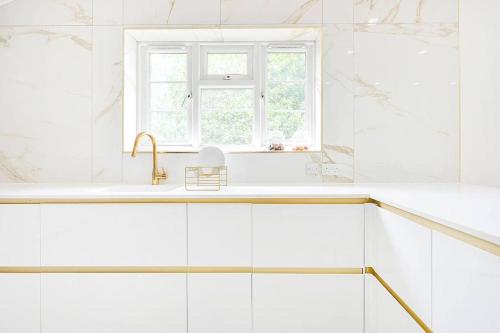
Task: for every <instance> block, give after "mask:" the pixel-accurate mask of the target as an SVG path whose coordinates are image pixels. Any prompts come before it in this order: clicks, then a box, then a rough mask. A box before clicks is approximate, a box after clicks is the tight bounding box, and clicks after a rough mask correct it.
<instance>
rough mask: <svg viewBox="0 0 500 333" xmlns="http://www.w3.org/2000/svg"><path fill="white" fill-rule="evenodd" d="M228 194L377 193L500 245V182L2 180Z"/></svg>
mask: <svg viewBox="0 0 500 333" xmlns="http://www.w3.org/2000/svg"><path fill="white" fill-rule="evenodd" d="M137 198H139V199H174V198H175V199H211V198H214V199H217V198H218V199H223V198H372V199H375V200H378V201H381V202H384V203H386V204H389V205H392V206H395V207H397V208H400V209H403V210H405V211H408V212H410V213H414V214H417V215H419V216H422V217H425V218H428V219H430V220H433V221H435V222H438V223H441V224H443V225H447V226H449V227H452V228H455V229H457V230H460V231H464V232H467V233H469V234H471V235H474V236H477V237H480V238H482V239H485V240H488V241H490V242H493V243H495V244H498V245H500V188H498V187H484V186H472V185H460V184H345V185H344V184H326V185H321V184H318V185H310V184H309V185H304V184H296V185H288V186H284V185H271V184H266V185H262V186H229V187H228V188H225V189H222V190H221V191H218V192H209V191H204V192H198V191H194V192H193V191H186V190H185V189H184V187H183V186H182V185H159V186H149V185H61V184H0V202H1V201H2V200H3V201H8V200H27V201H28V200H32V201H36V200H57V199H62V200H67V199H82V200H88V199H90V200H110V199H113V200H119V199H137Z"/></svg>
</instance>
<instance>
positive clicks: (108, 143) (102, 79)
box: [92, 26, 123, 182]
mask: <svg viewBox="0 0 500 333" xmlns="http://www.w3.org/2000/svg"><path fill="white" fill-rule="evenodd" d="M122 39H123V29H122V27H109V26H94V28H93V55H92V57H93V61H92V95H93V99H92V100H93V102H92V121H93V124H92V125H93V128H92V180H93V182H120V181H121V180H122V91H123V89H122V86H123V83H122V57H123V55H122V52H123V48H122V45H123V42H122Z"/></svg>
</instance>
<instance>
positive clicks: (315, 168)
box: [306, 163, 321, 176]
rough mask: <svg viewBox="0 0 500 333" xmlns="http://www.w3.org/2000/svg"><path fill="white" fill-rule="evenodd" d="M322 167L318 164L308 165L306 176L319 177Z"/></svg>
mask: <svg viewBox="0 0 500 333" xmlns="http://www.w3.org/2000/svg"><path fill="white" fill-rule="evenodd" d="M320 171H321V170H320V165H319V164H318V163H309V164H307V165H306V175H308V176H319V172H320Z"/></svg>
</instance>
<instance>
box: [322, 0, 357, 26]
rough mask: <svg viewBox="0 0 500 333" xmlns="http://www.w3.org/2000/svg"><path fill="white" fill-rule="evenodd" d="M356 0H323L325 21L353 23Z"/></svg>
mask: <svg viewBox="0 0 500 333" xmlns="http://www.w3.org/2000/svg"><path fill="white" fill-rule="evenodd" d="M353 19H354V0H323V23H352V22H353Z"/></svg>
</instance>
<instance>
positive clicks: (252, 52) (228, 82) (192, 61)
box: [137, 41, 320, 151]
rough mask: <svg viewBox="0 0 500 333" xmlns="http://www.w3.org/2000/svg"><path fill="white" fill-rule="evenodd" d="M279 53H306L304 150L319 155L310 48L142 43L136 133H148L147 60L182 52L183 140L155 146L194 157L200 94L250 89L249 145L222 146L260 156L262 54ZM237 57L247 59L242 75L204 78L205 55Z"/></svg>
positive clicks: (278, 44) (267, 44)
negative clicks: (184, 69) (185, 75)
mask: <svg viewBox="0 0 500 333" xmlns="http://www.w3.org/2000/svg"><path fill="white" fill-rule="evenodd" d="M273 49H276V50H279V51H282V52H303V51H305V52H306V102H305V109H306V110H305V112H306V119H307V120H306V121H307V124H306V125H307V130H308V133H309V136H310V137H309V146H310V148H312V149H313V150H319V147H318V144H319V142H317V138H318V137H319V135H317V133H316V132H317V131H318V130H320V129H319V128H317V126H316V119H317V118H316V117H317V116H318V114H317V113H318V112H319V110H318V109H317V107H316V93H315V89H316V88H317V87H316V84H317V82H316V73H317V68H316V67H317V63H316V61H317V59H316V57H317V55H316V53H317V52H316V42H315V41H306V42H264V41H262V42H252V43H249V42H228V43H220V42H199V43H198V42H193V43H169V42H155V43H150V42H143V43H141V45H140V49H139V52H140V56H139V57H138V59H137V61H138V64H137V68H138V82H139V84H138V87H137V96H138V98H137V104H138V105H137V107H138V112H137V131H143V130H148V129H149V126H150V118H149V116H150V113H151V110H150V101H149V96H150V94H149V93H150V92H149V89H150V87H149V82H150V81H149V78H150V72H149V55H150V54H151V53H162V52H168V53H170V52H182V53H187V54H188V57H187V59H188V65H187V66H188V68H187V73H188V78H187V79H188V83H187V84H188V91H190V98H189V102H188V103H189V105H188V106H187V108H188V113H189V115H188V137H189V138H191V140H188V142H186V143H182V142H181V143H178V144H177V143H174V144H170V143H169V144H161V143H160V144H159V146H160V149H161V150H162V151H197V150H199V149H200V147H202V145H201V138H200V134H201V126H200V116H201V113H200V102H201V89H204V88H205V89H208V88H253V89H254V93H255V94H254V95H255V100H254V110H255V117H254V125H253V140H252V144H251V145H249V146H242V145H237V146H230V145H224V146H222V148H223V149H225V150H228V151H266V150H267V147H265V146H264V144H265V143H266V142H267V137H266V136H267V130H266V96H267V87H266V78H267V68H266V63H267V61H266V60H267V53H268V51H269V50H273ZM212 52H213V53H234V52H236V53H242V52H245V53H247V54H248V57H247V59H248V63H247V68H248V75H232V76H231V78H230V79H227V78H224V77H223V76H222V75H208V74H207V73H206V67H207V66H206V65H207V64H206V61H207V58H206V55H207V54H208V53H212Z"/></svg>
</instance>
